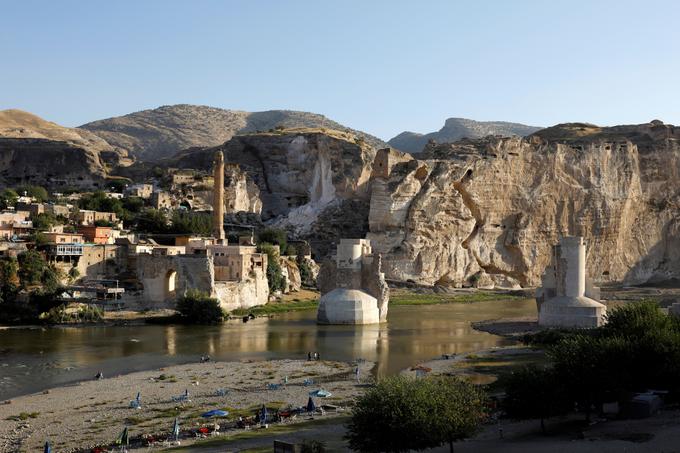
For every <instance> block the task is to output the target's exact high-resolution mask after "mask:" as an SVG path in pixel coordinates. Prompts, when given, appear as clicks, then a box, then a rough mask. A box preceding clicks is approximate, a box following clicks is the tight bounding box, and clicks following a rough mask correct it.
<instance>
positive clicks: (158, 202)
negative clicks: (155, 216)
mask: <svg viewBox="0 0 680 453" xmlns="http://www.w3.org/2000/svg"><path fill="white" fill-rule="evenodd" d="M151 206H152V207H153V208H154V209H170V208H171V207H172V195H170V194H169V193H168V192H165V191H163V190H157V191H156V192H154V193H152V194H151Z"/></svg>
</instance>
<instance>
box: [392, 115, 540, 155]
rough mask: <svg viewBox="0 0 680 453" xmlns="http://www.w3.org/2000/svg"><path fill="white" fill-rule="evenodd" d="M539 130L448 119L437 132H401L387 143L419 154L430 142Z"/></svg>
mask: <svg viewBox="0 0 680 453" xmlns="http://www.w3.org/2000/svg"><path fill="white" fill-rule="evenodd" d="M539 129H540V128H539V127H534V126H526V125H524V124H519V123H507V122H504V121H474V120H468V119H465V118H449V119H447V120H446V122H445V123H444V127H442V128H441V129H439V131H437V132H430V133H429V134H419V133H417V132H402V133H401V134H399V135H397V136H396V137H394V138H392V139H391V140H389V141H388V142H387V143H388V144H389V145H390V146H392V147H394V148H396V149H398V150H401V151H405V152H408V153H419V152H421V151H422V150H423V148H424V147H425V145H426V144H427V142H429V141H430V140H434V141H435V142H436V143H451V142H455V141H456V140H460V139H462V138H482V137H486V136H487V135H502V136H504V137H510V136H513V135H518V136H520V137H523V136H525V135H529V134H532V133H534V132H536V131H537V130H539Z"/></svg>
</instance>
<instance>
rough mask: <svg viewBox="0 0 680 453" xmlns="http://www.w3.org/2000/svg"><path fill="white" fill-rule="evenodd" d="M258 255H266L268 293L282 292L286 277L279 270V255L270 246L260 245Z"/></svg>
mask: <svg viewBox="0 0 680 453" xmlns="http://www.w3.org/2000/svg"><path fill="white" fill-rule="evenodd" d="M258 250H259V251H260V253H266V254H267V284H268V285H269V291H270V292H272V293H273V292H275V291H283V290H284V289H285V287H286V277H285V276H284V275H283V271H282V270H281V264H280V263H279V254H278V252H277V251H276V249H275V248H274V246H272V245H271V244H267V243H264V244H260V245H259V246H258Z"/></svg>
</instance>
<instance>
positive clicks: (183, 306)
mask: <svg viewBox="0 0 680 453" xmlns="http://www.w3.org/2000/svg"><path fill="white" fill-rule="evenodd" d="M176 309H177V311H178V312H179V313H180V315H182V318H184V320H185V321H186V322H189V323H191V324H219V323H221V322H222V320H223V319H224V312H223V311H222V308H221V307H220V302H219V301H218V300H217V299H215V298H212V297H210V295H208V294H206V293H204V292H201V291H198V290H196V289H191V290H189V291H187V293H186V294H185V295H184V296H182V297H181V298H180V299H179V300H178V301H177V306H176Z"/></svg>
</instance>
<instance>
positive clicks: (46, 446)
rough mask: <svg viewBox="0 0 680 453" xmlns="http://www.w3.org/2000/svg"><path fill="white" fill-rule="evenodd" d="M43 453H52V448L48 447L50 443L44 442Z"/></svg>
mask: <svg viewBox="0 0 680 453" xmlns="http://www.w3.org/2000/svg"><path fill="white" fill-rule="evenodd" d="M43 453H52V447H50V441H49V440H48V441H47V442H45V449H44V450H43Z"/></svg>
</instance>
